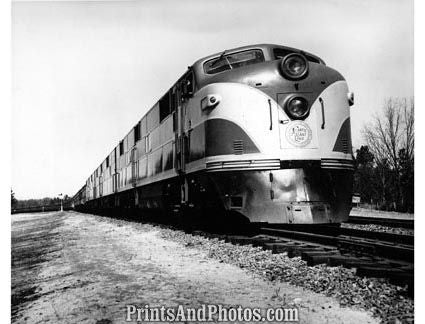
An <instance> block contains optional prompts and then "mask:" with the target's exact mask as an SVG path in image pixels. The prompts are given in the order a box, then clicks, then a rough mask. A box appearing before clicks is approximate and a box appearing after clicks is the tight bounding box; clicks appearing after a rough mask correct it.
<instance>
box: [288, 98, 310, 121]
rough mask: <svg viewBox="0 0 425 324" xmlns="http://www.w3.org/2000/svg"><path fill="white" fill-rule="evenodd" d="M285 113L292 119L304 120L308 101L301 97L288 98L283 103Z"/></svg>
mask: <svg viewBox="0 0 425 324" xmlns="http://www.w3.org/2000/svg"><path fill="white" fill-rule="evenodd" d="M285 111H286V113H287V114H288V116H289V117H290V118H292V119H304V118H306V117H307V115H308V113H309V109H308V101H307V99H305V98H303V97H290V98H289V99H288V100H287V101H286V103H285Z"/></svg>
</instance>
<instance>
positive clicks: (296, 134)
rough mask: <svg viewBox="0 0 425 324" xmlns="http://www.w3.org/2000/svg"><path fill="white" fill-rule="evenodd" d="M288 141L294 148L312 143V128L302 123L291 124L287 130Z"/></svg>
mask: <svg viewBox="0 0 425 324" xmlns="http://www.w3.org/2000/svg"><path fill="white" fill-rule="evenodd" d="M286 139H287V140H288V142H289V143H291V144H292V145H294V146H298V147H303V146H306V145H308V144H310V142H311V128H310V127H309V126H308V125H307V124H306V123H304V122H302V121H294V122H290V123H289V124H288V127H287V128H286Z"/></svg>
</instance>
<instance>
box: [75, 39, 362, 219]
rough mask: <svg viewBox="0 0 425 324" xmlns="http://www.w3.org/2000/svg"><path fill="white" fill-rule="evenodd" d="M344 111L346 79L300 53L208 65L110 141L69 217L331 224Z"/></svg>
mask: <svg viewBox="0 0 425 324" xmlns="http://www.w3.org/2000/svg"><path fill="white" fill-rule="evenodd" d="M353 104H354V95H353V93H352V92H350V91H349V88H348V85H347V82H346V80H345V79H344V77H343V76H342V75H341V74H340V73H339V72H338V71H336V70H335V69H332V68H331V67H329V66H327V65H326V64H325V62H324V61H323V60H322V59H321V58H320V57H318V56H316V55H314V54H311V53H309V52H306V51H303V50H299V49H296V48H291V47H287V46H281V45H275V44H256V45H249V46H243V47H238V48H233V49H228V50H224V51H221V52H218V53H215V54H212V55H209V56H206V57H204V58H201V59H199V60H197V61H196V62H195V63H194V64H193V65H191V66H189V67H188V68H187V70H186V72H185V73H184V74H183V75H182V76H181V77H180V78H179V79H178V80H177V81H176V82H175V83H174V84H173V85H172V86H171V87H170V88H169V90H168V91H167V92H166V93H165V94H164V95H163V96H162V97H161V98H160V99H159V100H158V101H157V102H156V103H155V104H154V105H153V107H152V108H151V109H150V110H149V111H148V112H147V113H146V114H145V115H144V116H143V117H142V118H141V119H140V120H139V121H137V123H136V124H135V125H134V127H133V128H132V129H131V130H130V131H129V132H128V134H127V135H126V136H125V137H124V138H123V139H122V140H120V141H119V143H118V144H117V145H116V146H115V147H114V149H113V150H112V151H111V152H110V153H109V155H107V156H106V158H105V159H104V160H103V161H102V163H101V164H100V165H99V166H98V167H97V168H96V170H94V171H93V173H92V174H91V175H90V176H89V177H88V178H87V180H86V182H85V184H84V186H83V187H82V188H81V189H80V190H79V191H78V193H77V194H76V195H75V196H74V198H73V204H74V207H75V209H76V210H80V211H83V212H95V213H100V214H102V213H104V214H107V213H116V214H120V213H134V214H135V215H144V214H145V213H149V214H152V213H153V214H155V213H157V214H158V215H159V214H160V215H165V216H166V217H181V218H184V217H189V216H187V215H191V216H190V217H192V218H196V219H198V220H212V221H214V220H216V221H218V222H219V223H220V224H223V225H224V224H226V222H230V221H231V220H234V219H238V220H242V221H244V222H248V223H270V224H329V223H335V224H338V223H341V222H343V221H345V220H347V219H348V215H349V212H350V209H351V196H352V185H353V170H354V162H353V155H352V143H351V127H350V107H351V106H352V105H353ZM194 215H195V216H194Z"/></svg>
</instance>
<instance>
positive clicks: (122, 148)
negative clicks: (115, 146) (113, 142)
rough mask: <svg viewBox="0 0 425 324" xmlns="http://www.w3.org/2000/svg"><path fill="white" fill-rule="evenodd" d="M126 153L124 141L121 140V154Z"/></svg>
mask: <svg viewBox="0 0 425 324" xmlns="http://www.w3.org/2000/svg"><path fill="white" fill-rule="evenodd" d="M123 154H124V142H123V141H121V142H120V156H121V155H123Z"/></svg>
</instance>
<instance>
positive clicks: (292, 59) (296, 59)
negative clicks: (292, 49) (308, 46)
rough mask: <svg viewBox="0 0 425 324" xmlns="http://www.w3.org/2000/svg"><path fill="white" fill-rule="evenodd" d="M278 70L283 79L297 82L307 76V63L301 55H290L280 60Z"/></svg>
mask: <svg viewBox="0 0 425 324" xmlns="http://www.w3.org/2000/svg"><path fill="white" fill-rule="evenodd" d="M280 69H281V71H282V74H283V76H284V77H285V78H287V79H291V80H298V79H301V78H302V77H304V76H305V75H306V74H307V72H308V62H307V60H306V58H305V57H304V56H303V55H301V54H297V53H292V54H288V55H286V56H285V57H284V58H283V59H282V61H281V62H280Z"/></svg>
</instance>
